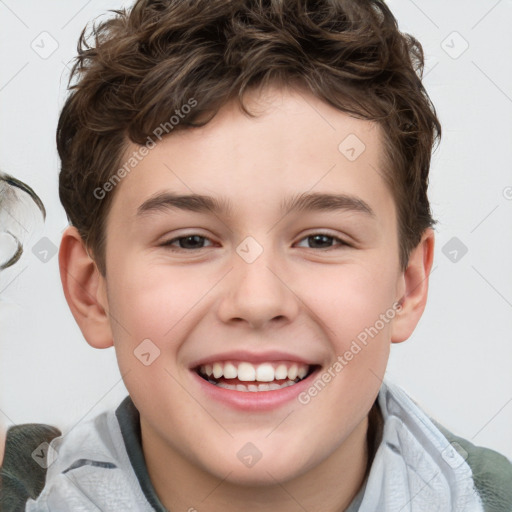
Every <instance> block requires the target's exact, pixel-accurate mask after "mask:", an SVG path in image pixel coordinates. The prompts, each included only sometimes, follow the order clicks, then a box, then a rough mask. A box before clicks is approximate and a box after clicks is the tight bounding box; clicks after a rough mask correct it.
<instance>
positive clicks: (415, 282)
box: [391, 228, 434, 343]
mask: <svg viewBox="0 0 512 512" xmlns="http://www.w3.org/2000/svg"><path fill="white" fill-rule="evenodd" d="M433 259H434V231H433V230H432V229H431V228H428V229H427V230H426V231H425V233H424V234H423V236H422V238H421V241H420V243H419V244H418V245H417V246H416V247H415V248H414V249H413V250H412V251H411V254H410V257H409V262H408V264H407V268H406V269H405V270H404V272H403V273H402V276H401V280H402V282H401V286H400V288H401V289H402V290H403V294H401V296H400V297H398V300H397V302H399V303H400V304H401V309H400V312H399V313H398V314H397V316H396V317H395V320H394V322H393V330H392V335H391V341H392V342H393V343H400V342H402V341H405V340H406V339H408V338H409V337H410V336H411V334H412V332H413V331H414V329H415V328H416V325H417V324H418V322H419V320H420V318H421V315H422V314H423V311H424V310H425V305H426V303H427V295H428V282H429V277H430V273H431V270H432V262H433Z"/></svg>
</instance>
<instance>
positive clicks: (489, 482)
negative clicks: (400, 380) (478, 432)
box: [433, 421, 512, 512]
mask: <svg viewBox="0 0 512 512" xmlns="http://www.w3.org/2000/svg"><path fill="white" fill-rule="evenodd" d="M433 423H434V424H435V425H436V427H437V428H438V429H439V431H440V432H441V433H442V434H443V435H444V436H445V437H446V439H447V440H448V441H449V443H450V444H451V445H452V447H453V448H454V449H455V450H456V451H457V452H458V453H459V454H460V455H461V456H462V458H463V459H464V460H465V461H466V462H467V464H468V465H469V467H470V468H471V471H472V473H473V480H474V484H475V488H476V489H477V491H478V493H479V495H480V498H481V499H482V503H483V505H484V510H485V511H486V512H502V511H504V510H511V507H512V485H511V484H512V462H511V461H510V460H508V459H507V458H506V457H505V456H504V455H501V454H500V453H498V452H496V451H494V450H491V449H489V448H484V447H481V446H475V445H474V444H473V443H471V441H468V440H467V439H464V438H462V437H459V436H457V435H455V434H453V433H452V432H450V431H449V430H447V429H446V428H445V427H443V426H442V425H440V424H439V423H437V422H435V421H433Z"/></svg>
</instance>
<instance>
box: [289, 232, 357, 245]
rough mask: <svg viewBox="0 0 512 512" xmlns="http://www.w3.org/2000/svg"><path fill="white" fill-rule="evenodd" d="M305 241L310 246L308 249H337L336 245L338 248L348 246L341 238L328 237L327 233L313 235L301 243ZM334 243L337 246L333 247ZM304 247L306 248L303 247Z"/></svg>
mask: <svg viewBox="0 0 512 512" xmlns="http://www.w3.org/2000/svg"><path fill="white" fill-rule="evenodd" d="M304 240H305V241H306V242H307V244H308V245H307V246H306V247H307V248H308V249H331V248H333V247H335V246H336V245H337V246H344V245H348V244H346V243H345V242H344V241H343V240H341V239H340V238H337V237H335V236H332V235H328V234H325V233H315V234H313V235H309V236H306V237H304V238H303V239H302V240H301V242H302V241H304ZM334 242H335V245H333V243H334ZM299 243H300V242H299ZM302 247H304V246H302Z"/></svg>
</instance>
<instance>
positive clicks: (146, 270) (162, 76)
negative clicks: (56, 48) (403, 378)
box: [3, 0, 512, 512]
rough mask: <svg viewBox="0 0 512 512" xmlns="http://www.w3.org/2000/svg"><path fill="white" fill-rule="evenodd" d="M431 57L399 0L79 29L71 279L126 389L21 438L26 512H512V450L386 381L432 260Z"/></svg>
mask: <svg viewBox="0 0 512 512" xmlns="http://www.w3.org/2000/svg"><path fill="white" fill-rule="evenodd" d="M422 66H423V56H422V51H421V46H420V45H419V43H418V42H417V41H415V40H414V39H413V38H411V37H407V36H404V35H402V34H400V32H399V31H398V29H397V25H396V21H395V19H394V17H393V16H392V14H391V12H390V11H389V9H388V8H387V7H386V5H385V4H384V3H383V2H381V1H378V0H374V1H371V0H365V1H358V2H350V1H341V0H339V1H332V0H331V1H327V0H325V1H323V2H322V1H318V2H299V1H293V2H292V1H290V2H287V1H284V0H283V1H273V2H266V1H263V0H260V1H257V0H252V1H251V0H244V1H230V2H228V1H225V0H223V1H220V0H196V1H191V2H187V1H150V0H142V1H138V2H136V4H135V5H134V7H133V8H132V9H131V11H130V12H129V13H125V12H117V13H116V15H115V16H114V17H113V18H112V19H111V20H109V21H106V22H104V23H103V24H101V25H100V26H98V27H96V29H95V30H94V41H93V42H91V43H89V44H87V43H86V41H85V36H84V35H82V39H81V50H80V54H79V57H78V62H77V64H76V66H75V68H74V72H73V77H74V78H75V80H76V81H75V84H74V85H73V87H72V90H71V94H70V97H69V98H68V100H67V102H66V104H65V106H64V108H63V111H62V113H61V117H60V120H59V127H58V133H57V143H58V149H59V154H60V157H61V161H62V168H61V174H60V197H61V200H62V203H63V205H64V207H65V209H66V211H67V213H68V216H69V218H70V221H71V224H72V226H71V227H69V228H68V229H67V230H66V231H65V233H64V235H63V239H62V243H61V249H60V254H59V261H60V268H61V278H62V283H63V289H64V293H65V295H66V299H67V301H68V304H69V306H70V308H71V311H72V313H73V315H74V317H75V319H76V321H77V323H78V325H79V326H80V328H81V330H82V333H83V334H84V337H85V338H86V340H87V341H88V343H89V344H91V345H92V346H94V347H96V348H106V347H109V346H114V347H115V350H116V354H117V358H118V363H119V368H120V370H121V374H122V375H123V379H124V382H125V384H126V387H127V389H128V391H129V397H127V398H126V399H125V400H124V401H123V402H122V403H121V404H120V406H119V407H118V408H117V410H116V411H111V412H108V413H105V414H102V415H100V416H98V417H97V418H95V419H94V420H92V421H89V422H86V423H83V424H79V425H77V426H76V427H74V428H73V429H72V430H71V431H69V432H67V433H65V434H64V435H62V436H56V437H54V434H55V433H54V432H53V431H51V430H49V429H50V427H46V426H42V425H40V426H39V428H40V433H39V434H40V435H39V438H37V436H35V435H32V436H31V437H30V439H27V438H26V437H25V438H24V439H23V438H22V436H23V434H24V432H26V431H23V427H21V430H18V431H16V434H17V437H16V438H15V439H14V438H13V439H12V440H11V444H10V441H9V438H8V441H7V446H6V457H5V462H4V470H3V476H4V486H5V485H6V484H7V485H8V486H9V489H8V491H9V499H11V500H12V503H14V502H15V500H16V499H18V505H12V507H13V509H14V506H24V504H25V502H26V510H28V511H47V510H59V511H60V510H73V511H74V510H108V511H110V510H115V511H117V510H119V511H121V510H123V511H124V510H147V511H149V510H160V511H162V510H170V511H179V510H188V511H193V510H198V511H202V510H205V511H214V512H217V511H231V510H248V511H263V510H281V511H291V510H308V511H320V510H321V511H340V510H349V511H356V510H359V511H362V512H366V511H370V510H371V511H374V510H379V511H398V510H402V511H405V510H410V511H416V510H429V511H430V510H440V511H441V510H446V511H448V510H453V511H483V510H486V511H488V510H502V511H505V510H510V509H511V506H512V495H511V491H510V485H507V484H510V482H511V481H512V466H511V464H510V463H509V462H508V461H507V460H506V459H505V457H503V456H501V455H499V454H497V453H495V452H493V451H491V450H487V449H481V448H476V447H474V446H472V445H471V444H470V443H469V442H467V441H465V440H463V439H460V438H457V437H455V436H453V434H451V433H449V432H447V431H445V430H444V429H443V428H442V427H441V426H439V425H436V424H434V423H433V422H432V420H430V419H429V418H428V417H427V416H426V415H425V414H424V413H423V412H422V411H421V409H420V408H419V407H417V406H416V405H415V404H414V403H413V402H412V401H411V400H410V399H409V398H408V397H407V396H406V395H405V394H404V393H403V392H402V391H401V390H400V389H398V388H396V387H395V386H393V385H391V384H388V383H383V382H382V378H383V376H384V372H385V368H386V363H387V358H388V355H389V349H390V343H391V342H394V343H398V342H401V341H404V340H406V339H407V338H408V337H409V336H410V335H411V333H412V331H413V330H414V328H415V326H416V324H417V322H418V320H419V318H420V317H421V314H422V312H423V310H424V307H425V302H426V297H427V288H428V277H429V273H430V270H431V266H432V258H433V246H434V235H433V231H432V225H433V219H432V217H431V214H430V207H429V203H428V199H427V181H428V169H429V165H430V155H431V150H432V147H433V144H434V142H435V140H436V139H437V138H438V137H439V136H440V133H441V128H440V125H439V121H438V119H437V117H436V115H435V110H434V108H433V106H432V105H431V103H430V100H429V98H428V96H427V94H426V92H425V90H424V88H423V86H422V84H421V81H420V79H419V77H418V75H417V72H419V73H421V70H422ZM240 107H242V108H240ZM50 438H53V440H52V441H51V444H50V445H49V447H48V444H45V443H48V440H49V439H50ZM20 440H21V441H23V442H21V441H20ZM15 442H18V450H17V451H15V450H13V449H12V446H15V444H14V443H15ZM10 446H11V450H10V451H9V447H10ZM12 453H14V455H15V456H17V458H18V460H17V461H15V462H13V461H12V458H13V457H11V456H10V454H12ZM34 453H35V455H34V460H35V457H37V456H38V455H39V456H40V457H41V459H44V462H45V463H44V464H42V465H43V466H47V467H48V469H47V471H46V472H45V471H44V468H42V469H41V471H39V470H37V471H38V473H37V475H35V476H30V477H27V476H26V475H27V473H28V472H29V471H30V470H31V469H32V470H33V471H36V470H35V469H33V468H34V467H35V464H34V460H32V458H31V457H30V455H31V454H34ZM8 456H9V457H8ZM8 459H9V460H8ZM20 468H23V469H22V470H20ZM4 494H6V493H4ZM17 497H18V498H17ZM4 499H5V498H4ZM19 503H21V505H19Z"/></svg>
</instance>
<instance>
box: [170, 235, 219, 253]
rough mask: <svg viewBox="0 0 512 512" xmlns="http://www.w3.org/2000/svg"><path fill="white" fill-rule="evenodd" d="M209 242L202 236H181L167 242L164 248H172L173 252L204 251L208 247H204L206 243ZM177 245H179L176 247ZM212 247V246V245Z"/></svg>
mask: <svg viewBox="0 0 512 512" xmlns="http://www.w3.org/2000/svg"><path fill="white" fill-rule="evenodd" d="M207 240H208V241H209V239H208V238H206V237H205V236H201V235H188V236H180V237H177V238H173V239H172V240H169V241H167V242H164V243H163V244H162V246H163V247H171V248H172V249H173V250H179V249H184V250H187V249H188V250H191V249H192V250H193V249H203V248H204V247H206V246H205V245H204V242H205V241H207ZM176 243H177V244H178V245H177V246H176ZM210 245H211V244H210Z"/></svg>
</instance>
